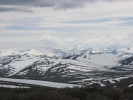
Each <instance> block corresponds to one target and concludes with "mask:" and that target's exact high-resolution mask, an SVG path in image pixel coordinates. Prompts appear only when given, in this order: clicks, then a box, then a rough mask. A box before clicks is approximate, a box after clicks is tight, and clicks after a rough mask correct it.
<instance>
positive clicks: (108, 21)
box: [0, 0, 133, 49]
mask: <svg viewBox="0 0 133 100" xmlns="http://www.w3.org/2000/svg"><path fill="white" fill-rule="evenodd" d="M46 46H49V47H56V48H74V47H77V48H91V47H94V48H96V47H98V48H107V47H112V48H117V47H118V48H123V47H133V0H0V48H1V49H2V48H40V47H46Z"/></svg>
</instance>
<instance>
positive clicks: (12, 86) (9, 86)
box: [0, 84, 30, 88]
mask: <svg viewBox="0 0 133 100" xmlns="http://www.w3.org/2000/svg"><path fill="white" fill-rule="evenodd" d="M0 87H5V88H30V87H26V86H15V85H1V84H0Z"/></svg>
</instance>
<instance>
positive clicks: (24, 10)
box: [0, 7, 33, 13]
mask: <svg viewBox="0 0 133 100" xmlns="http://www.w3.org/2000/svg"><path fill="white" fill-rule="evenodd" d="M11 11H16V12H30V13H33V11H32V10H29V9H20V8H3V7H0V12H11Z"/></svg>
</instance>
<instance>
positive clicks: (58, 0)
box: [0, 0, 130, 9]
mask: <svg viewBox="0 0 133 100" xmlns="http://www.w3.org/2000/svg"><path fill="white" fill-rule="evenodd" d="M98 1H104V2H119V1H130V0H0V5H22V6H33V7H52V8H55V9H68V8H76V7H83V6H84V5H85V4H87V3H94V2H98Z"/></svg>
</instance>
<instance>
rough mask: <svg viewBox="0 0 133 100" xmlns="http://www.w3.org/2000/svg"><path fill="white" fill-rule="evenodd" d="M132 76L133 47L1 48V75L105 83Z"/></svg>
mask: <svg viewBox="0 0 133 100" xmlns="http://www.w3.org/2000/svg"><path fill="white" fill-rule="evenodd" d="M132 76H133V48H128V49H127V48H122V49H111V48H107V49H99V48H88V49H84V50H77V49H52V48H45V49H43V48H42V49H29V50H24V51H22V50H21V49H6V50H4V49H3V50H0V77H10V78H24V79H38V80H47V81H56V82H65V83H75V84H84V85H98V86H105V85H111V84H114V83H117V82H120V81H121V80H123V79H127V78H130V77H132ZM129 85H130V84H129Z"/></svg>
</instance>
